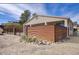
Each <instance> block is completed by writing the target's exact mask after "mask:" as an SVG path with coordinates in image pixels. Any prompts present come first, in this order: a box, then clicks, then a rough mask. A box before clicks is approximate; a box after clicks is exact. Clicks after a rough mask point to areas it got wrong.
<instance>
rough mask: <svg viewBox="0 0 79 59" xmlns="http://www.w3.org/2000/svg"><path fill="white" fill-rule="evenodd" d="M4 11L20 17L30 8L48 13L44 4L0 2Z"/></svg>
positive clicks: (38, 12)
mask: <svg viewBox="0 0 79 59" xmlns="http://www.w3.org/2000/svg"><path fill="white" fill-rule="evenodd" d="M0 8H1V10H2V11H6V12H7V13H9V14H11V15H10V17H14V18H16V19H19V17H20V15H21V13H22V12H23V11H24V10H30V11H31V12H32V13H37V14H46V11H45V9H44V5H43V4H0Z"/></svg>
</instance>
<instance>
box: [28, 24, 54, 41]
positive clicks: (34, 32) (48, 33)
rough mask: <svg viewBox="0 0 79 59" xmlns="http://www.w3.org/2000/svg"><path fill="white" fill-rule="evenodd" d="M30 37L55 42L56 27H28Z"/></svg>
mask: <svg viewBox="0 0 79 59" xmlns="http://www.w3.org/2000/svg"><path fill="white" fill-rule="evenodd" d="M28 35H29V36H36V37H37V38H39V39H43V40H47V41H53V42H54V37H55V36H54V25H46V26H45V25H42V26H35V27H28Z"/></svg>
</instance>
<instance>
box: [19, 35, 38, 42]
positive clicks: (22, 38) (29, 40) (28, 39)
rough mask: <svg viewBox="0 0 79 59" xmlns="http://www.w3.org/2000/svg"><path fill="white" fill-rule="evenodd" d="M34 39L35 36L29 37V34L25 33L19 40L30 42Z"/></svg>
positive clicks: (34, 40)
mask: <svg viewBox="0 0 79 59" xmlns="http://www.w3.org/2000/svg"><path fill="white" fill-rule="evenodd" d="M36 40H37V38H35V37H29V36H27V35H22V37H21V39H20V42H25V43H26V42H29V43H31V42H36Z"/></svg>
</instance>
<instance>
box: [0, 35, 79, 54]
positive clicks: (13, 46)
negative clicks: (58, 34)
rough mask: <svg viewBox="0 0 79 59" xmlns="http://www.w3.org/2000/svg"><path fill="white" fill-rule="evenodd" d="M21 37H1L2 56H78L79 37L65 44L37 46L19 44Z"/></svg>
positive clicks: (74, 37)
mask: <svg viewBox="0 0 79 59" xmlns="http://www.w3.org/2000/svg"><path fill="white" fill-rule="evenodd" d="M19 39H20V36H14V35H0V54H1V55H78V54H79V37H78V36H73V37H70V39H68V40H65V41H64V42H57V43H52V44H51V45H37V44H33V43H26V44H25V43H22V42H19Z"/></svg>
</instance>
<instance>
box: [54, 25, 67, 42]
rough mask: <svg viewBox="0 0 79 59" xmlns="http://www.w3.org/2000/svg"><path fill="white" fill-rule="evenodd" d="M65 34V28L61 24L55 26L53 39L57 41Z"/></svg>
mask: <svg viewBox="0 0 79 59" xmlns="http://www.w3.org/2000/svg"><path fill="white" fill-rule="evenodd" d="M66 36H67V28H65V27H63V26H58V25H56V26H55V41H56V42H57V41H59V40H61V39H63V38H65V37H66Z"/></svg>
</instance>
